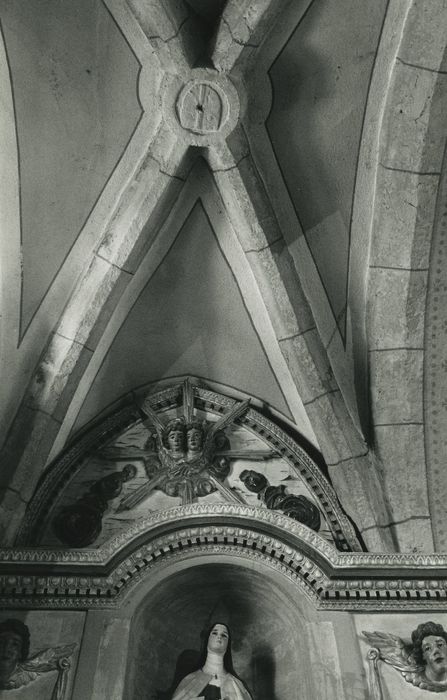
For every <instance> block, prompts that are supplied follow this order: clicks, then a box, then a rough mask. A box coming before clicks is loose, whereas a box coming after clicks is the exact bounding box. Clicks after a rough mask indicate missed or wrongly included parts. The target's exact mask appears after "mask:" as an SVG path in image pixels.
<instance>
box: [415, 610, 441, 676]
mask: <svg viewBox="0 0 447 700" xmlns="http://www.w3.org/2000/svg"><path fill="white" fill-rule="evenodd" d="M411 640H412V642H413V645H414V650H413V655H414V658H415V660H416V661H417V663H419V664H420V665H421V666H425V676H426V677H427V678H428V679H429V680H430V681H435V682H437V683H440V682H441V683H443V682H444V683H445V682H446V681H447V632H446V631H445V630H444V628H443V626H442V625H439V624H437V623H436V622H424V623H422V624H421V625H419V626H418V627H417V629H415V630H414V632H413V633H412V635H411Z"/></svg>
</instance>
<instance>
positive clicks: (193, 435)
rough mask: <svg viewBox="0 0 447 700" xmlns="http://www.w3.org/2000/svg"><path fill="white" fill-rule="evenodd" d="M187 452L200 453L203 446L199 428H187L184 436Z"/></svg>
mask: <svg viewBox="0 0 447 700" xmlns="http://www.w3.org/2000/svg"><path fill="white" fill-rule="evenodd" d="M186 440H187V443H188V450H190V451H191V452H200V450H201V449H202V444H203V437H202V431H201V430H200V428H189V430H188V432H187V434H186Z"/></svg>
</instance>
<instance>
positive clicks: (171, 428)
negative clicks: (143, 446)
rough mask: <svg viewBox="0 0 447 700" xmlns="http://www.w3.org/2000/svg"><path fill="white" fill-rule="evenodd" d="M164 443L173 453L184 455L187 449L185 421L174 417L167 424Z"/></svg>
mask: <svg viewBox="0 0 447 700" xmlns="http://www.w3.org/2000/svg"><path fill="white" fill-rule="evenodd" d="M163 444H164V446H165V447H167V449H168V450H169V451H170V452H171V453H172V454H173V455H182V454H183V453H184V451H185V421H184V420H183V419H182V418H174V419H173V420H170V421H169V423H168V424H167V425H166V427H165V429H164V433H163Z"/></svg>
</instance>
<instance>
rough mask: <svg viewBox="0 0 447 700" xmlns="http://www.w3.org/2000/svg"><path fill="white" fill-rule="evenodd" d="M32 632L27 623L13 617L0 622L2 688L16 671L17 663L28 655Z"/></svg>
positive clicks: (0, 681)
mask: <svg viewBox="0 0 447 700" xmlns="http://www.w3.org/2000/svg"><path fill="white" fill-rule="evenodd" d="M29 645H30V634H29V629H28V627H27V625H25V624H24V623H23V622H22V621H21V620H17V619H15V618H11V619H9V620H4V621H3V622H0V688H1V687H4V684H5V683H6V682H7V681H8V679H9V678H10V676H11V675H12V674H13V673H14V670H15V668H16V666H17V664H18V663H19V662H20V661H25V659H26V658H27V657H28V653H29Z"/></svg>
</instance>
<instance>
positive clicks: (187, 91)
mask: <svg viewBox="0 0 447 700" xmlns="http://www.w3.org/2000/svg"><path fill="white" fill-rule="evenodd" d="M177 114H178V117H179V120H180V124H181V125H182V127H183V128H184V129H187V130H188V131H192V132H193V133H195V134H212V133H216V132H218V131H219V130H220V129H221V128H222V126H224V124H225V123H226V121H227V119H228V115H229V105H228V100H227V98H226V95H225V94H224V92H223V91H222V89H221V87H220V86H218V85H217V84H213V83H211V82H208V81H204V80H192V81H190V82H189V83H187V84H186V85H185V86H184V88H183V90H182V91H181V92H180V95H179V97H178V100H177Z"/></svg>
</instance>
